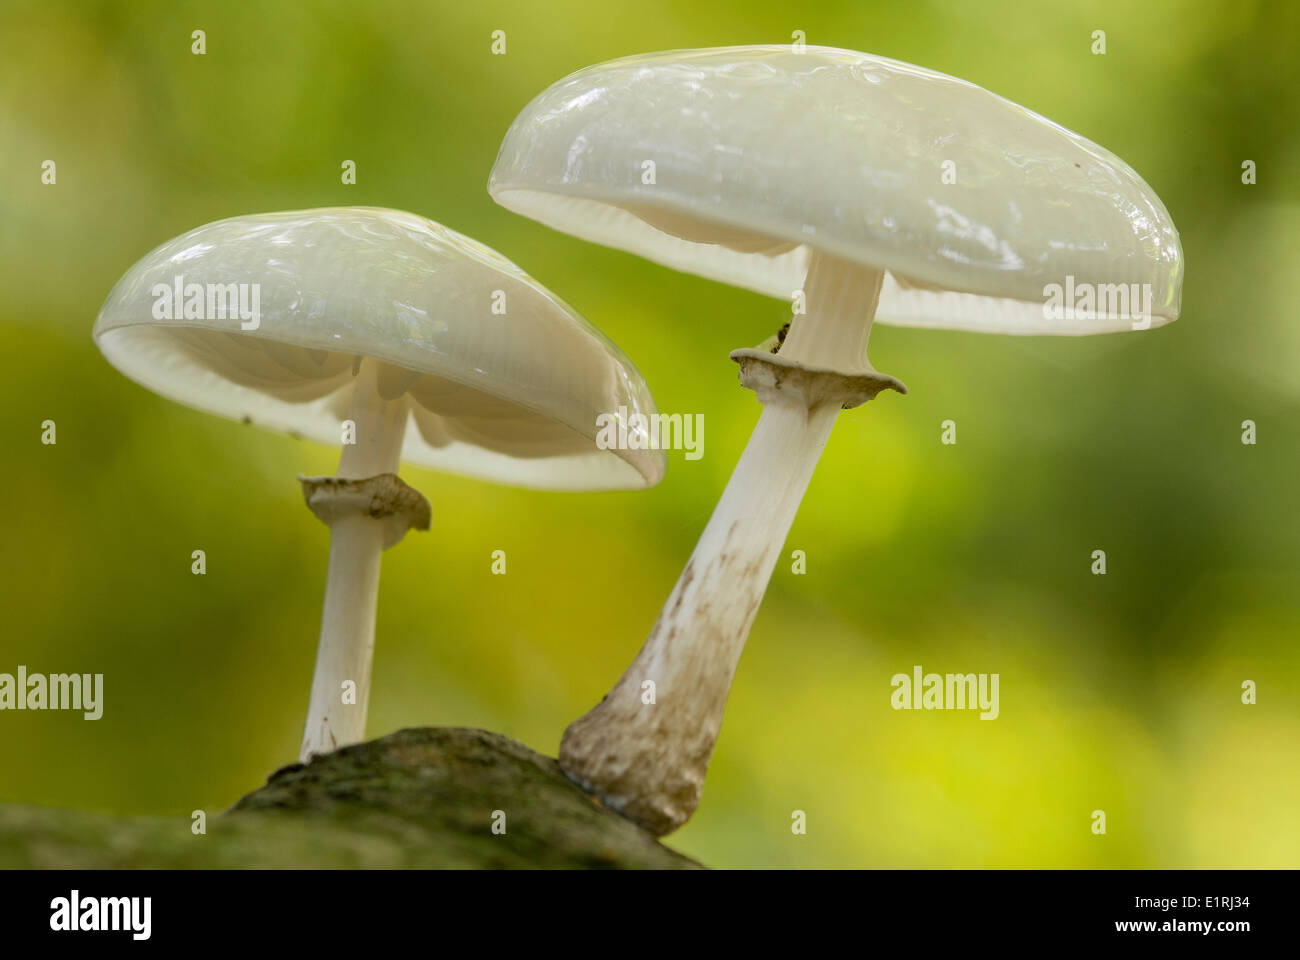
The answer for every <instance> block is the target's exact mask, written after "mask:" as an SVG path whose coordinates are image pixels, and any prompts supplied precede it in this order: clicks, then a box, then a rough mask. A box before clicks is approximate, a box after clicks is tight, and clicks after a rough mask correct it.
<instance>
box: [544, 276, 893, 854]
mask: <svg viewBox="0 0 1300 960" xmlns="http://www.w3.org/2000/svg"><path fill="white" fill-rule="evenodd" d="M881 280H882V274H881V273H880V272H879V271H877V270H873V269H871V268H868V267H862V266H858V265H856V264H849V263H846V262H843V261H837V260H835V259H833V258H830V257H825V256H820V255H814V258H813V261H812V264H811V266H810V268H809V272H808V280H807V283H806V285H805V287H806V291H805V292H806V294H807V307H808V313H807V315H806V316H801V317H798V318H796V320H795V321H794V322H793V323H792V325H791V330H790V333H789V335H788V336H787V337H786V340H785V343H784V344H783V346H782V348H781V351H780V355H779V361H780V362H778V358H771V362H770V363H769V362H768V361H765V360H761V359H758V358H757V357H755V358H753V360H754V362H755V364H757V365H760V367H761V369H760V370H759V373H760V374H761V375H759V376H751V377H749V378H748V379H746V380H745V382H746V385H748V386H753V387H754V388H755V390H756V392H757V394H758V398H759V401H760V402H761V403H763V412H762V415H761V416H760V417H759V420H758V425H757V427H755V429H754V433H753V435H752V436H751V437H750V440H749V443H748V444H747V445H746V447H745V452H744V453H743V454H742V456H741V458H740V462H739V463H738V464H737V465H736V469H735V470H734V472H733V473H732V475H731V479H730V481H728V483H727V488H726V490H725V491H723V494H722V498H721V499H720V500H719V501H718V505H717V507H716V508H715V509H714V512H713V516H712V517H711V518H710V519H709V523H708V525H707V526H706V527H705V529H704V533H703V535H702V536H701V537H700V540H699V543H697V544H696V547H695V551H694V552H693V553H692V554H691V558H690V560H689V561H687V564H686V568H685V569H684V570H683V571H682V574H681V577H680V578H679V579H678V581H677V585H676V586H675V587H674V588H673V591H672V593H671V594H670V595H669V597H668V601H667V603H666V604H665V605H664V608H663V612H662V613H661V614H660V615H659V619H658V621H656V623H655V625H654V627H653V629H652V630H651V632H650V636H649V638H648V639H647V640H646V642H645V645H644V646H643V647H642V648H641V651H640V653H638V654H637V657H636V659H635V660H634V661H633V663H632V665H631V666H630V667H629V668H628V669H627V671H626V672H625V673H624V674H623V676H622V677H621V678H620V679H619V681H618V683H617V684H616V685H615V686H614V688H613V690H611V691H610V693H609V695H608V696H606V697H605V699H604V700H602V701H601V702H600V703H599V704H597V705H596V706H595V707H594V708H592V709H591V710H590V711H589V712H588V713H587V714H585V715H584V716H582V717H580V718H579V719H578V720H576V721H574V722H573V723H572V724H570V726H569V728H568V729H567V730H565V732H564V737H563V739H562V741H561V743H560V765H561V766H562V767H563V768H564V770H565V772H566V773H568V774H569V776H570V777H571V778H572V779H574V780H576V781H577V782H578V783H580V784H581V785H583V786H584V787H586V788H587V789H589V790H592V791H594V792H596V793H598V794H599V795H600V796H602V797H603V798H604V799H605V801H606V802H607V803H608V804H609V805H610V806H612V807H614V808H615V809H617V810H619V811H620V812H622V813H623V814H625V815H627V816H629V817H631V818H632V819H634V820H636V821H638V822H639V823H641V824H642V825H643V826H645V827H646V828H647V829H649V830H651V831H652V832H654V833H656V834H665V833H669V832H671V831H672V830H675V829H676V828H677V827H679V826H681V825H682V824H683V823H685V822H686V820H687V819H689V818H690V816H691V814H692V813H693V812H694V811H695V808H696V806H697V805H698V804H699V800H700V794H701V792H702V790H703V787H704V777H705V774H706V772H707V770H708V765H709V758H710V756H711V755H712V753H713V745H714V742H715V741H716V739H717V736H718V731H719V729H720V728H721V726H722V716H723V711H724V709H725V707H726V702H727V694H728V691H729V690H730V688H731V680H732V677H733V676H734V674H735V671H736V665H737V664H738V663H739V661H740V655H741V653H742V651H743V650H744V646H745V639H746V637H747V636H748V634H749V629H750V626H751V625H752V624H753V622H754V617H755V615H756V614H757V612H758V607H759V604H760V603H761V602H762V599H763V593H764V591H765V590H766V589H767V584H768V581H769V580H770V579H771V576H772V571H773V569H774V567H775V566H776V561H777V558H778V557H779V555H780V552H781V547H782V545H783V544H784V542H785V538H786V535H787V534H788V533H789V531H790V526H791V524H792V523H793V522H794V517H795V514H796V513H797V512H798V509H799V503H800V501H801V500H802V499H803V495H804V492H805V491H806V490H807V488H808V483H809V481H810V480H811V479H812V474H813V471H814V470H815V469H816V466H817V461H818V459H819V458H820V457H821V453H822V450H823V449H824V448H825V446H826V441H827V440H828V438H829V437H830V432H831V428H832V427H833V426H834V424H835V418H836V416H837V415H838V413H839V410H840V408H841V406H842V405H843V404H844V403H846V402H849V403H860V402H862V399H864V396H863V392H864V390H865V395H866V398H869V397H870V396H872V395H874V392H875V391H876V390H879V389H881V388H883V387H886V386H890V387H894V388H895V389H897V388H899V387H901V386H902V385H901V384H898V383H897V381H894V380H892V378H888V377H883V376H881V375H879V374H876V373H875V372H874V371H873V370H872V369H871V367H870V364H869V363H868V362H867V359H866V344H867V337H868V334H869V331H870V326H871V319H872V317H873V316H874V314H875V307H876V302H877V299H878V297H879V292H880V284H881ZM740 352H741V353H744V354H755V353H757V352H756V351H740ZM760 356H761V354H760ZM745 359H747V360H748V359H751V358H750V357H746V358H745ZM832 367H834V369H830V368H832ZM746 369H747V368H746V366H745V365H744V362H743V361H742V379H745V371H746ZM863 381H870V385H869V386H867V387H865V388H864V387H862V385H861V384H862V382H863ZM846 384H847V385H848V386H847V387H846ZM855 384H856V385H857V389H856V392H855V390H854V389H852V388H853V387H854V385H855ZM648 682H652V683H653V684H654V686H653V688H651V687H649V686H648V685H647V684H648ZM651 689H653V694H654V695H653V698H652V697H651V696H650V691H651ZM647 701H649V702H647Z"/></svg>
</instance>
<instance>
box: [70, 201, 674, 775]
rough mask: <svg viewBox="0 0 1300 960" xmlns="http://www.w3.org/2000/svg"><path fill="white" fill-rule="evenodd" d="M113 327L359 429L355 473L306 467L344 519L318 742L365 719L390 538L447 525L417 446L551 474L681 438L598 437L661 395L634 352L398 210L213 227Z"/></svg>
mask: <svg viewBox="0 0 1300 960" xmlns="http://www.w3.org/2000/svg"><path fill="white" fill-rule="evenodd" d="M95 342H96V343H97V344H98V345H99V348H100V350H102V351H103V353H104V356H105V357H107V358H108V361H109V362H110V363H112V364H113V366H115V367H117V368H118V369H119V370H121V371H122V372H123V373H125V374H126V375H127V376H129V377H130V378H131V379H133V380H135V381H137V382H138V383H140V384H143V385H144V386H146V387H148V388H149V389H151V390H153V391H154V392H155V393H159V394H161V395H163V396H165V397H169V398H171V399H173V400H178V401H180V402H181V403H185V404H188V405H189V406H192V407H197V408H199V409H200V410H206V411H209V412H211V413H217V414H221V415H223V416H227V417H234V418H236V419H241V420H243V421H244V422H246V423H255V424H258V425H260V426H264V427H270V428H272V429H275V430H280V431H283V432H286V433H291V434H294V435H298V436H305V437H309V438H311V439H313V440H317V441H319V442H321V443H325V444H329V445H332V446H342V450H343V452H342V456H341V457H340V459H339V466H338V475H337V476H335V477H308V478H300V479H301V480H302V485H303V494H304V497H305V498H306V500H307V505H308V507H309V508H310V509H311V511H312V512H313V513H314V514H315V515H316V516H317V517H319V518H320V519H321V520H322V521H324V522H325V523H326V524H328V525H329V527H330V556H329V571H328V574H327V579H326V584H325V606H324V613H323V616H322V618H321V629H320V646H319V650H318V652H317V656H316V672H315V675H314V677H313V680H312V687H311V701H310V704H309V707H308V714H307V724H306V728H305V732H304V734H303V743H302V751H301V759H303V760H307V759H308V758H310V757H311V756H312V755H314V754H318V753H325V752H328V751H330V750H333V749H334V748H335V747H339V746H343V745H346V744H349V743H355V742H356V741H358V740H360V739H361V738H362V737H363V735H364V733H365V724H366V708H367V703H368V698H369V690H370V665H371V658H372V653H373V650H374V641H375V603H376V597H377V594H378V589H379V563H380V554H381V551H383V550H384V549H387V548H388V547H391V546H393V545H394V544H395V543H397V542H398V541H399V540H401V539H402V537H403V535H404V534H405V533H406V531H407V529H408V528H410V527H416V528H417V529H425V530H427V529H428V528H429V520H430V508H429V503H428V501H427V500H425V498H424V497H423V496H422V495H421V494H420V493H419V492H417V491H416V490H415V489H413V488H412V487H410V486H408V485H407V484H406V483H405V482H403V481H402V480H401V479H400V478H399V477H398V476H397V469H398V464H399V462H400V461H402V460H405V461H407V462H408V463H414V464H417V465H420V466H425V467H432V468H434V469H438V470H447V471H450V472H453V473H461V474H467V475H469V476H474V477H481V478H483V479H486V480H493V481H496V482H498V483H508V484H514V485H517V486H523V487H534V488H540V489H548V490H612V489H620V488H636V487H645V486H650V485H653V484H654V483H656V482H658V480H659V479H660V477H662V475H663V466H664V464H663V453H662V452H660V451H656V450H615V449H609V450H607V449H602V448H600V447H599V446H598V445H597V443H596V435H597V428H596V423H597V418H598V417H599V416H600V415H601V414H603V413H609V412H610V411H616V410H619V409H620V407H622V408H625V409H626V410H627V411H630V413H629V414H628V416H629V418H630V417H631V416H633V415H641V416H645V417H649V416H653V414H654V412H655V411H654V402H653V400H652V399H651V397H650V392H649V390H648V389H647V388H646V385H645V382H644V381H643V380H642V379H641V376H640V374H638V373H637V371H636V368H635V367H634V366H633V365H632V363H631V361H629V360H628V359H627V357H625V356H624V355H623V354H622V352H621V351H620V350H619V349H618V348H617V347H616V346H614V345H613V344H612V343H611V342H610V341H609V340H607V339H606V338H605V337H604V336H603V335H601V333H600V332H599V331H597V330H596V329H595V328H594V327H592V326H591V325H590V324H588V323H587V322H586V321H585V320H583V319H582V317H580V316H579V315H578V314H577V313H575V312H574V311H573V310H572V309H571V308H570V307H568V306H567V305H566V304H565V303H564V302H563V301H561V300H560V299H559V298H557V297H556V296H555V295H554V294H552V293H551V292H550V291H548V290H547V289H546V288H544V287H542V286H541V285H540V284H538V283H537V282H536V281H534V280H533V279H532V278H531V277H529V276H528V275H527V274H525V273H524V272H523V271H522V270H520V269H519V268H518V267H516V266H515V265H514V264H513V263H511V262H510V261H509V260H507V259H505V258H504V257H502V256H501V255H500V254H498V253H496V252H495V251H493V250H490V249H488V248H487V247H485V246H483V245H482V244H480V243H477V242H476V241H474V240H471V239H470V238H468V237H465V236H462V235H461V234H459V233H456V232H455V231H453V230H449V229H447V228H446V227H444V226H442V225H440V224H437V223H434V222H433V221H432V220H426V219H424V218H423V217H417V216H415V215H413V214H409V213H403V212H401V211H398V210H385V209H377V208H366V207H339V208H329V209H321V210H300V211H293V212H288V213H267V214H258V215H255V216H247V217H236V218H234V219H230V220H221V221H218V222H216V223H210V224H207V225H206V226H202V227H199V228H197V229H195V230H191V231H190V232H189V233H186V234H184V235H182V236H180V237H177V238H175V239H174V240H171V241H168V242H167V243H165V244H163V245H162V246H160V247H158V248H157V249H155V250H154V251H153V252H151V253H149V254H148V255H147V256H146V257H144V259H142V260H141V261H139V262H138V263H137V264H136V265H135V266H133V267H132V268H131V269H130V270H129V271H127V273H126V275H125V276H124V277H122V279H121V280H120V281H118V284H117V286H116V287H114V288H113V291H112V293H110V294H109V297H108V300H107V301H106V302H105V304H104V306H103V309H102V310H101V311H100V314H99V318H98V320H96V322H95Z"/></svg>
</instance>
